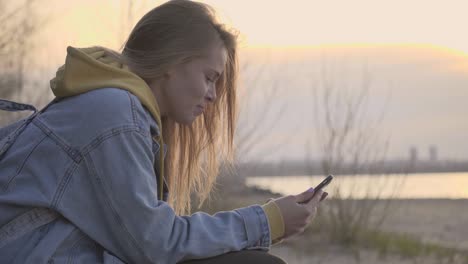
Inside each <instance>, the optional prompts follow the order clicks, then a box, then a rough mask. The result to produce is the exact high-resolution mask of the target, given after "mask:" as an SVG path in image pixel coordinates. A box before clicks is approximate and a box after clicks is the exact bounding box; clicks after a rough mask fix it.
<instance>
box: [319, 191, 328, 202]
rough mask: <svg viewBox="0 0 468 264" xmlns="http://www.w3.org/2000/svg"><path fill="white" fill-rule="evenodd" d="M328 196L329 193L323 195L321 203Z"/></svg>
mask: <svg viewBox="0 0 468 264" xmlns="http://www.w3.org/2000/svg"><path fill="white" fill-rule="evenodd" d="M327 196H328V193H327V192H324V193H323V194H322V199H320V200H321V201H322V200H324V199H325V198H327Z"/></svg>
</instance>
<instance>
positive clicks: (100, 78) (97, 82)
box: [50, 46, 161, 127]
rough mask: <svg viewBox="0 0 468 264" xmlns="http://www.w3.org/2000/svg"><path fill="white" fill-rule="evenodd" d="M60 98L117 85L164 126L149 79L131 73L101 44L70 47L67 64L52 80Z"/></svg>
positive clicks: (68, 48) (53, 88)
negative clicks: (88, 46) (107, 52)
mask: <svg viewBox="0 0 468 264" xmlns="http://www.w3.org/2000/svg"><path fill="white" fill-rule="evenodd" d="M50 87H51V88H52V92H53V93H54V95H55V96H56V97H58V98H63V97H68V96H74V95H78V94H81V93H85V92H88V91H91V90H94V89H99V88H108V87H115V88H120V89H124V90H127V91H129V92H131V93H132V94H134V95H135V96H136V97H138V99H139V100H140V101H141V103H142V104H143V106H145V107H146V108H147V109H148V110H149V112H150V113H151V115H152V116H153V118H154V119H155V120H156V121H157V123H158V125H159V126H160V127H161V115H160V111H159V107H158V105H157V102H156V99H155V98H154V95H153V92H152V91H151V89H150V88H149V86H148V85H147V84H146V82H145V81H144V80H143V79H141V78H140V77H139V76H137V75H136V74H134V73H133V72H131V71H130V70H129V68H128V66H127V65H125V64H122V63H120V62H118V61H117V60H116V59H115V58H113V57H111V56H108V55H107V54H106V51H105V50H104V49H103V48H101V47H90V48H74V47H71V46H69V47H67V57H66V59H65V64H64V65H62V66H61V67H60V68H59V69H58V70H57V73H56V76H55V78H53V79H52V80H50Z"/></svg>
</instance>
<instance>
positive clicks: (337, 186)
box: [247, 172, 468, 199]
mask: <svg viewBox="0 0 468 264" xmlns="http://www.w3.org/2000/svg"><path fill="white" fill-rule="evenodd" d="M324 178H325V177H322V176H287V177H280V176H271V177H270V176H269V177H247V185H248V186H256V187H259V188H262V189H269V190H271V191H273V192H277V193H281V194H282V195H289V194H298V193H301V192H303V191H304V190H307V189H308V188H309V187H311V186H315V185H317V184H318V183H319V182H320V181H322V180H323V179H324ZM325 190H326V191H327V192H328V193H329V196H330V197H342V198H352V199H363V198H374V197H380V198H392V199H407V198H409V199H422V198H433V199H468V173H467V172H462V173H417V174H407V175H402V174H391V175H385V176H379V175H353V176H350V175H335V178H334V179H333V181H332V183H330V185H328V186H327V187H326V188H325Z"/></svg>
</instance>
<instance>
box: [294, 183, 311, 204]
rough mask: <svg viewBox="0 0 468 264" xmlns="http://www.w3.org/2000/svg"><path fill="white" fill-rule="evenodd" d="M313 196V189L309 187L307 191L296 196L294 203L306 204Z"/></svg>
mask: <svg viewBox="0 0 468 264" xmlns="http://www.w3.org/2000/svg"><path fill="white" fill-rule="evenodd" d="M313 195H314V188H313V187H310V188H309V189H308V190H307V191H305V192H303V193H300V194H298V195H296V196H295V197H296V202H297V203H301V202H306V201H308V200H310V199H311V198H312V196H313Z"/></svg>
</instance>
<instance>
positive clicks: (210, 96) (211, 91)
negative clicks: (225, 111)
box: [205, 85, 216, 103]
mask: <svg viewBox="0 0 468 264" xmlns="http://www.w3.org/2000/svg"><path fill="white" fill-rule="evenodd" d="M205 98H206V100H208V102H210V103H212V102H214V101H215V100H216V87H215V86H214V85H213V86H211V88H210V89H209V90H208V93H207V94H206V97H205Z"/></svg>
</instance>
